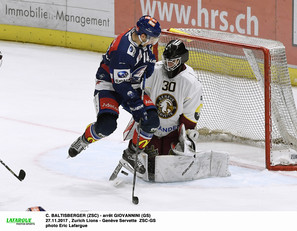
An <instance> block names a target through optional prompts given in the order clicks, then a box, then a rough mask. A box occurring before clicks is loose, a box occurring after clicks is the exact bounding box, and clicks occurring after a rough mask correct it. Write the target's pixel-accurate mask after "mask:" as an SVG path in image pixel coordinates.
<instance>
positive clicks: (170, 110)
mask: <svg viewBox="0 0 297 231" xmlns="http://www.w3.org/2000/svg"><path fill="white" fill-rule="evenodd" d="M156 106H157V108H158V115H159V116H160V117H161V118H163V119H167V118H170V117H172V116H174V115H175V113H176V111H177V102H176V99H175V98H174V97H173V96H172V95H170V94H162V95H159V96H158V97H157V99H156Z"/></svg>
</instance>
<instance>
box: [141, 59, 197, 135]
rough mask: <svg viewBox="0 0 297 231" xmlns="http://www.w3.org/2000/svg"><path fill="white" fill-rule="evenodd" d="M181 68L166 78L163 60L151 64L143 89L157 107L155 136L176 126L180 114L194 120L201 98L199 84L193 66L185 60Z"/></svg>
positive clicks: (195, 120) (164, 133) (167, 132)
mask: <svg viewBox="0 0 297 231" xmlns="http://www.w3.org/2000/svg"><path fill="white" fill-rule="evenodd" d="M185 67H186V68H185V69H184V70H183V71H181V72H180V73H179V74H178V75H177V76H175V77H174V78H168V77H167V75H166V72H165V70H164V68H163V62H162V61H159V62H157V63H156V65H155V70H154V72H153V74H152V75H151V77H150V78H149V79H147V80H146V84H145V91H146V93H147V94H148V95H149V96H150V98H151V100H152V101H153V102H154V103H155V105H156V107H157V108H158V115H159V118H160V126H159V128H158V130H157V131H156V132H155V134H154V135H155V136H158V137H163V136H166V135H168V134H169V133H170V132H172V131H174V130H176V129H177V128H178V126H179V118H180V116H181V115H183V116H184V117H185V118H187V119H188V120H190V121H192V122H194V123H197V121H198V119H199V116H200V109H201V107H202V105H203V101H202V85H201V82H200V81H199V80H198V78H197V76H196V73H195V72H194V70H193V69H192V68H191V67H190V66H188V65H186V64H185Z"/></svg>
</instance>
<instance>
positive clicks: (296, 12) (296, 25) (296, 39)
mask: <svg viewBox="0 0 297 231" xmlns="http://www.w3.org/2000/svg"><path fill="white" fill-rule="evenodd" d="M293 45H294V46H297V0H293Z"/></svg>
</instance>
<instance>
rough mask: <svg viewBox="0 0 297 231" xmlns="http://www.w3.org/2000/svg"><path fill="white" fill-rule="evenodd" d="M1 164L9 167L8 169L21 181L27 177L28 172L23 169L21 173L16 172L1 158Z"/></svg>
mask: <svg viewBox="0 0 297 231" xmlns="http://www.w3.org/2000/svg"><path fill="white" fill-rule="evenodd" d="M0 162H1V164H2V165H3V166H4V167H5V168H7V169H8V171H10V172H11V173H12V174H13V175H14V176H15V177H16V178H18V179H19V180H20V181H22V180H24V179H25V176H26V172H25V171H24V170H23V169H21V170H20V172H19V175H17V174H15V173H14V171H12V170H11V169H10V168H9V167H8V166H7V165H6V164H5V163H4V162H3V161H2V160H1V159H0Z"/></svg>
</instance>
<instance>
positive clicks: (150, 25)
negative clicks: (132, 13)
mask: <svg viewBox="0 0 297 231" xmlns="http://www.w3.org/2000/svg"><path fill="white" fill-rule="evenodd" d="M136 33H137V35H138V37H139V39H140V41H142V40H141V38H140V35H142V34H146V36H147V39H146V41H142V45H143V44H145V43H149V44H153V45H155V44H156V43H157V42H158V40H159V37H160V34H161V27H160V23H159V22H158V21H157V20H156V19H155V18H152V17H151V16H149V15H144V16H142V17H141V18H140V19H139V20H138V22H137V23H136Z"/></svg>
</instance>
